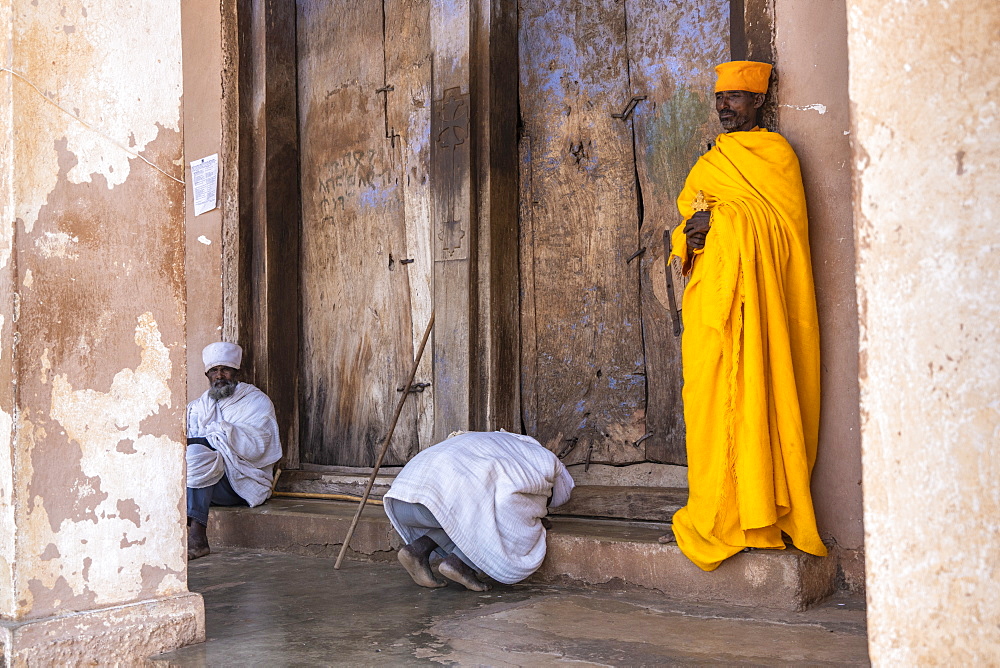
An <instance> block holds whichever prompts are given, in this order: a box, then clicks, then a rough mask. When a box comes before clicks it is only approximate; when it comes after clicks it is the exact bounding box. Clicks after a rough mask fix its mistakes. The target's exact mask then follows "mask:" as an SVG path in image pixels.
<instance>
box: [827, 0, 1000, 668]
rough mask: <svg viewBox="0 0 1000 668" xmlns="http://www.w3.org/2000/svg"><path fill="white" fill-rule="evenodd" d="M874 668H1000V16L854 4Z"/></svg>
mask: <svg viewBox="0 0 1000 668" xmlns="http://www.w3.org/2000/svg"><path fill="white" fill-rule="evenodd" d="M847 6H848V30H849V46H850V58H851V75H850V96H851V104H852V125H853V129H852V132H853V137H854V145H853V157H854V163H855V169H856V182H855V216H856V219H857V221H858V225H857V228H858V229H857V247H858V250H857V262H858V296H859V303H860V308H859V311H860V319H861V366H860V376H861V429H862V446H863V456H864V491H865V501H864V510H865V548H866V553H867V572H868V573H867V575H868V599H869V605H868V631H869V642H870V652H871V658H872V661H873V663H874V664H875V665H893V666H897V665H997V664H998V663H1000V625H998V624H997V620H998V619H1000V559H998V558H997V555H998V554H1000V457H998V456H997V452H996V450H997V446H998V444H1000V345H998V344H997V341H998V340H1000V299H998V298H997V292H998V287H1000V179H998V178H997V160H998V159H997V156H998V155H1000V50H998V49H997V48H996V40H997V35H1000V5H998V4H997V3H996V2H995V1H994V0H951V1H950V2H946V1H940V2H909V3H903V2H892V3H887V2H882V1H881V0H849V1H848V3H847Z"/></svg>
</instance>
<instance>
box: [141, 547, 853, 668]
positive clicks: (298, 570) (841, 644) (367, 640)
mask: <svg viewBox="0 0 1000 668" xmlns="http://www.w3.org/2000/svg"><path fill="white" fill-rule="evenodd" d="M189 584H190V588H191V590H192V591H196V592H200V593H202V594H203V595H204V597H205V615H206V620H207V622H206V623H207V635H208V640H207V642H205V643H203V644H200V645H193V646H190V647H186V648H183V649H180V650H178V651H175V652H171V653H169V654H162V655H160V656H157V657H153V658H154V660H155V661H157V662H158V665H165V666H166V665H169V666H213V667H214V666H240V667H243V668H245V667H249V666H329V665H350V666H369V665H418V664H451V665H490V666H542V665H550V664H556V663H577V664H584V665H612V666H621V665H629V666H632V665H664V664H667V665H670V664H692V663H693V664H737V663H738V664H740V665H790V664H795V665H802V664H809V665H867V664H868V655H867V645H866V643H867V640H866V635H865V613H864V602H863V600H862V599H860V598H858V597H847V596H838V597H834V598H833V599H830V600H828V601H827V602H825V603H823V604H821V605H820V606H818V607H816V608H813V609H812V610H809V611H806V612H801V613H794V612H769V611H765V610H761V609H752V608H739V607H723V606H719V605H712V606H702V605H697V604H691V603H684V602H679V601H671V600H668V599H665V598H664V597H663V596H658V595H647V594H636V593H635V592H628V593H624V592H614V591H591V590H580V589H570V588H563V587H554V586H550V585H536V584H520V585H513V586H507V585H498V586H496V587H495V588H494V589H493V590H492V591H490V592H486V593H481V594H480V593H474V592H469V591H466V590H464V589H461V588H459V587H458V586H457V585H454V584H452V585H449V586H448V587H446V588H443V589H437V590H428V589H422V588H420V587H417V586H416V585H414V584H413V583H412V581H411V580H410V579H409V577H408V576H407V575H406V573H405V572H404V571H403V570H402V569H401V568H399V567H398V566H397V565H395V564H381V563H363V562H345V563H344V566H343V568H342V569H341V570H340V571H335V570H334V569H333V562H332V560H330V559H328V558H323V557H305V556H298V555H290V554H279V553H273V552H259V551H247V550H233V549H227V550H224V551H221V552H220V553H215V554H212V555H210V556H208V557H206V558H204V559H200V560H198V561H194V562H192V563H191V565H190V570H189ZM159 662H162V663H159Z"/></svg>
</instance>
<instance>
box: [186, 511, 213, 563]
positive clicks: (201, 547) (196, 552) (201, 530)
mask: <svg viewBox="0 0 1000 668" xmlns="http://www.w3.org/2000/svg"><path fill="white" fill-rule="evenodd" d="M211 552H212V550H211V548H209V547H208V530H207V529H206V528H205V525H204V524H202V523H201V522H197V521H195V520H192V521H191V525H190V526H188V561H191V560H192V559H200V558H201V557H204V556H206V555H208V554H209V553H211Z"/></svg>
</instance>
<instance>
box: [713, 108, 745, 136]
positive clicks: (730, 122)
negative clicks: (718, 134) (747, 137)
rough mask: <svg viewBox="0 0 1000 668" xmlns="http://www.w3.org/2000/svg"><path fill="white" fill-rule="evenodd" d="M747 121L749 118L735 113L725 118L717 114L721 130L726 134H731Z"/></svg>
mask: <svg viewBox="0 0 1000 668" xmlns="http://www.w3.org/2000/svg"><path fill="white" fill-rule="evenodd" d="M749 120H750V117H749V116H742V115H740V114H739V113H736V112H732V113H731V114H727V115H725V116H723V115H722V114H719V122H720V123H722V129H723V130H725V131H726V132H732V131H733V130H736V129H738V128H741V127H743V125H744V124H745V123H747V121H749Z"/></svg>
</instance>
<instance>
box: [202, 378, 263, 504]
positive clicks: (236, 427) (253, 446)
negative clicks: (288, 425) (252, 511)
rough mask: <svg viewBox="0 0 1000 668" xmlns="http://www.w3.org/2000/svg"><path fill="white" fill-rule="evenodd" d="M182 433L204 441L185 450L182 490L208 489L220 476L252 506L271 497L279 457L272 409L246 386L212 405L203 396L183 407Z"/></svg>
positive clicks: (249, 386) (206, 393) (211, 401)
mask: <svg viewBox="0 0 1000 668" xmlns="http://www.w3.org/2000/svg"><path fill="white" fill-rule="evenodd" d="M187 435H188V436H189V437H204V438H207V439H208V442H209V443H211V444H212V447H213V448H215V450H214V451H213V450H211V449H209V448H206V447H205V446H203V445H197V444H195V445H189V446H188V448H187V468H188V472H187V486H188V487H194V488H200V487H208V486H209V485H214V484H215V483H217V482H219V480H220V479H221V478H222V474H223V472H225V473H226V474H227V476H228V477H229V482H230V483H232V485H233V489H234V490H235V491H236V493H237V494H239V495H240V496H241V497H243V498H244V499H245V500H246V502H247V503H248V504H250V505H251V506H258V505H260V504H262V503H264V501H266V500H267V497H268V496H270V494H271V480H272V474H273V471H272V466H273V464H274V463H275V462H277V461H278V460H279V459H281V439H280V437H279V434H278V422H277V420H276V419H275V417H274V405H272V404H271V400H270V399H268V398H267V395H266V394H264V393H263V392H261V391H260V390H259V389H257V388H256V387H254V386H253V385H251V384H249V383H238V384H237V385H236V391H235V392H233V394H232V396H230V397H226V398H225V399H222V400H221V401H215V400H214V399H212V398H211V397H209V396H208V392H207V391H206V392H205V394H203V395H201V396H200V397H198V398H197V399H195V400H194V401H192V402H191V403H190V404H188V408H187Z"/></svg>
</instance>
